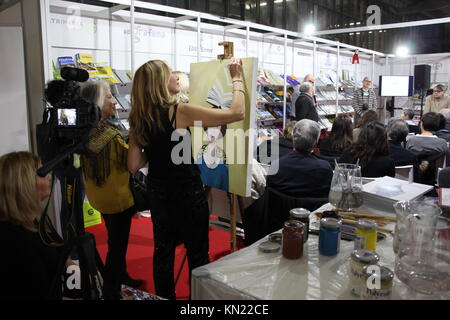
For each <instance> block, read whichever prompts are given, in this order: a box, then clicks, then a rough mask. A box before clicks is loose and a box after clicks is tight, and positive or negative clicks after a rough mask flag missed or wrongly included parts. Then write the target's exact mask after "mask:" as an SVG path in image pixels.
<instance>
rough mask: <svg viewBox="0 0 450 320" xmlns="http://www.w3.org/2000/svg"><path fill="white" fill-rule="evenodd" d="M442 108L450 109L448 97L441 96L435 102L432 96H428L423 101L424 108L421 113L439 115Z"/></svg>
mask: <svg viewBox="0 0 450 320" xmlns="http://www.w3.org/2000/svg"><path fill="white" fill-rule="evenodd" d="M444 108H450V97H449V96H443V97H442V98H441V99H439V100H437V99H435V98H434V97H433V95H430V96H428V97H427V98H426V99H425V108H424V110H423V113H427V112H436V113H439V111H441V110H442V109H444Z"/></svg>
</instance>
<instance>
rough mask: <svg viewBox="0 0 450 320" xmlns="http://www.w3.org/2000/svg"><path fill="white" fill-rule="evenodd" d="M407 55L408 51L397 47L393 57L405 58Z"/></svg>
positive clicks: (403, 47)
mask: <svg viewBox="0 0 450 320" xmlns="http://www.w3.org/2000/svg"><path fill="white" fill-rule="evenodd" d="M408 54H409V49H408V48H407V47H405V46H401V47H398V48H397V50H396V51H395V55H396V56H398V57H407V56H408Z"/></svg>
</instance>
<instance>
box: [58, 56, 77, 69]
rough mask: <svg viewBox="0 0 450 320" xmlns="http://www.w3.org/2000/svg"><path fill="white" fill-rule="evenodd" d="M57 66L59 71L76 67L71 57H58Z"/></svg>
mask: <svg viewBox="0 0 450 320" xmlns="http://www.w3.org/2000/svg"><path fill="white" fill-rule="evenodd" d="M58 65H59V70H61V69H62V68H64V67H69V68H76V67H77V66H76V64H75V61H74V60H73V58H72V57H71V56H65V57H58Z"/></svg>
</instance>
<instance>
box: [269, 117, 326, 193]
mask: <svg viewBox="0 0 450 320" xmlns="http://www.w3.org/2000/svg"><path fill="white" fill-rule="evenodd" d="M319 135H320V126H319V124H318V123H317V122H315V121H312V120H309V119H303V120H300V121H299V122H297V123H296V124H295V126H294V131H293V142H294V150H293V152H291V153H289V154H288V155H286V156H284V157H282V158H280V159H279V161H278V163H277V164H276V165H274V164H272V167H271V170H270V171H269V176H268V179H267V186H268V187H271V188H273V189H275V190H277V191H278V192H281V193H284V194H286V195H290V196H293V197H297V198H306V197H308V198H320V197H328V193H329V192H330V185H331V179H332V178H333V170H332V169H331V166H330V164H329V163H328V162H327V161H325V160H321V159H319V158H317V157H316V156H315V155H314V154H313V150H314V147H315V146H316V144H317V142H318V141H319ZM273 168H275V169H273ZM276 169H278V171H277V172H274V171H275V170H276Z"/></svg>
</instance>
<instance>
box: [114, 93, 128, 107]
mask: <svg viewBox="0 0 450 320" xmlns="http://www.w3.org/2000/svg"><path fill="white" fill-rule="evenodd" d="M114 97H115V98H116V100H117V102H119V104H120V106H121V107H122V109H123V110H124V111H128V110H130V109H131V95H130V94H116V95H114Z"/></svg>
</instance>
